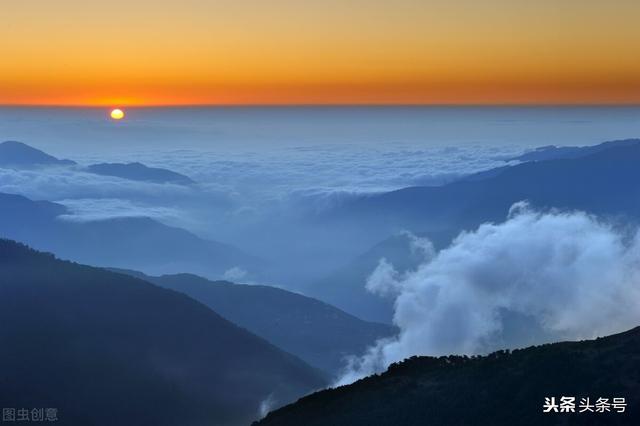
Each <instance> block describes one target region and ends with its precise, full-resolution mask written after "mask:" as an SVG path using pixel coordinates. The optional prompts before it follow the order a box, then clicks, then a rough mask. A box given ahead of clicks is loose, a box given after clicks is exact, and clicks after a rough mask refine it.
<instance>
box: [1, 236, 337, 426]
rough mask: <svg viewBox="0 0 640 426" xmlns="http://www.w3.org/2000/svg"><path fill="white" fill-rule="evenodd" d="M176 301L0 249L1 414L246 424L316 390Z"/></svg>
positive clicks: (214, 318)
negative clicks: (10, 410)
mask: <svg viewBox="0 0 640 426" xmlns="http://www.w3.org/2000/svg"><path fill="white" fill-rule="evenodd" d="M325 383H326V382H325V380H324V378H323V375H322V374H321V373H319V372H318V371H317V370H315V369H313V368H311V367H309V366H308V365H307V364H305V363H304V362H302V361H301V360H299V359H298V358H296V357H294V356H293V355H290V354H288V353H286V352H283V351H281V350H280V349H278V348H276V347H274V346H273V345H271V344H269V343H268V342H266V341H265V340H263V339H261V338H259V337H257V336H255V335H253V334H251V333H249V332H248V331H246V330H244V329H242V328H240V327H238V326H236V325H234V324H232V323H230V322H229V321H227V320H225V319H224V318H222V317H221V316H219V315H218V314H216V313H215V312H213V311H212V310H210V309H209V308H207V307H205V306H204V305H202V304H200V303H198V302H196V301H194V300H193V299H191V298H189V297H187V296H185V295H183V294H180V293H178V292H175V291H172V290H168V289H163V288H160V287H157V286H155V285H153V284H150V283H147V282H145V281H143V280H140V279H137V278H134V277H131V276H127V275H122V274H118V273H114V272H109V271H106V270H103V269H99V268H92V267H88V266H83V265H79V264H75V263H71V262H64V261H61V260H58V259H56V258H55V257H53V255H48V254H45V253H40V252H37V251H34V250H31V249H28V248H27V247H25V246H23V245H21V244H18V243H15V242H12V241H8V240H0V407H3V408H6V407H16V408H18V409H21V408H28V409H33V408H44V407H55V408H57V409H58V419H59V421H58V422H57V423H56V424H59V425H105V426H106V425H109V426H113V425H137V426H141V425H153V426H159V425H167V426H169V425H171V426H187V425H190V426H191V425H246V424H249V423H250V422H251V421H253V420H255V419H257V418H259V411H260V409H261V405H263V404H264V403H265V401H269V402H270V403H273V404H276V405H279V404H283V403H286V402H290V401H294V400H295V399H296V398H299V397H300V396H302V395H304V394H306V393H308V392H311V391H312V390H314V389H319V388H321V387H323V386H324V385H325Z"/></svg>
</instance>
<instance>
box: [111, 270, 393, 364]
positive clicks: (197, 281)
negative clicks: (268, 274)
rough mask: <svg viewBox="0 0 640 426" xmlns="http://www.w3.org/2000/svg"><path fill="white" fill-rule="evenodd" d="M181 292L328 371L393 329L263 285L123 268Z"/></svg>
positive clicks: (307, 298) (298, 295) (389, 334)
mask: <svg viewBox="0 0 640 426" xmlns="http://www.w3.org/2000/svg"><path fill="white" fill-rule="evenodd" d="M123 272H127V273H131V274H134V275H136V276H139V277H140V278H143V279H144V280H145V281H148V282H151V283H153V284H156V285H159V286H161V287H165V288H170V289H172V290H176V291H180V292H182V293H185V294H186V295H188V296H190V297H192V298H194V299H195V300H197V301H199V302H201V303H203V304H205V305H207V306H208V307H210V308H211V309H213V310H214V311H216V312H217V313H219V314H220V315H222V316H223V317H225V318H226V319H228V320H229V321H231V322H233V323H234V324H238V325H239V326H241V327H244V328H246V329H247V330H249V331H251V332H252V333H255V334H257V335H258V336H260V337H263V338H265V339H266V340H268V341H269V342H271V343H273V344H274V345H276V346H277V347H279V348H282V349H284V350H286V351H287V352H289V353H292V354H294V355H296V356H298V357H300V358H301V359H302V360H303V361H305V362H307V363H309V364H311V365H312V366H314V367H317V368H320V369H322V370H324V371H326V372H328V373H329V374H337V373H338V372H339V371H340V370H341V368H343V367H344V366H345V364H344V357H346V356H348V355H360V354H363V353H364V351H365V349H366V348H367V347H368V346H371V345H372V344H373V343H375V341H376V340H377V339H380V338H382V337H389V336H392V335H394V334H395V333H396V330H395V328H393V327H391V326H388V325H384V324H377V323H372V322H366V321H363V320H361V319H358V318H356V317H353V316H351V315H349V314H347V313H345V312H343V311H341V310H340V309H337V308H335V307H333V306H331V305H328V304H326V303H323V302H320V301H319V300H315V299H312V298H310V297H306V296H302V295H300V294H296V293H292V292H289V291H286V290H282V289H279V288H275V287H269V286H264V285H242V284H233V283H230V282H226V281H209V280H206V279H204V278H201V277H198V276H195V275H191V274H177V275H163V276H160V277H150V276H147V275H144V274H140V273H135V272H132V271H123Z"/></svg>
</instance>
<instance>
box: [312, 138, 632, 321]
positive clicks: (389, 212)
mask: <svg viewBox="0 0 640 426" xmlns="http://www.w3.org/2000/svg"><path fill="white" fill-rule="evenodd" d="M603 145H604V146H605V147H607V148H605V149H601V150H599V151H598V152H595V153H592V154H588V155H585V156H580V157H578V158H572V159H559V160H547V161H532V162H526V163H523V164H518V165H515V166H509V167H504V168H500V170H499V172H498V173H495V174H494V175H488V176H486V177H485V178H481V179H477V180H473V179H471V180H461V181H458V182H454V183H450V184H447V185H443V186H439V187H411V188H405V189H400V190H397V191H392V192H387V193H383V194H376V195H367V196H361V197H358V198H355V199H353V200H351V201H346V202H344V203H342V204H340V205H339V206H338V207H336V208H335V209H333V210H332V211H329V212H328V213H326V214H325V215H324V216H322V217H319V218H315V219H314V220H315V221H314V222H313V224H314V225H315V226H318V227H335V228H339V229H348V230H349V232H354V233H355V232H358V230H360V229H362V230H364V231H362V233H366V234H367V235H366V236H367V237H369V238H373V237H377V238H378V239H379V240H384V239H386V238H388V236H389V235H390V234H395V233H397V232H398V231H401V230H410V231H412V232H414V233H416V234H419V235H427V236H429V237H431V238H432V239H435V242H436V243H437V244H436V245H437V246H439V247H443V246H446V245H448V243H449V242H450V240H451V239H452V238H454V237H455V236H457V235H458V234H459V233H460V232H461V231H463V230H473V229H475V228H477V227H478V226H479V225H480V224H482V223H484V222H501V221H504V220H505V219H506V218H507V214H508V211H509V208H510V207H511V206H512V205H513V204H514V203H516V202H518V201H522V200H528V201H529V202H530V203H531V204H532V206H534V207H536V208H540V209H548V208H561V209H577V210H584V211H587V212H589V213H593V214H597V215H600V216H603V217H611V218H615V219H619V218H620V217H621V216H624V217H625V218H626V220H627V221H631V222H637V221H638V219H639V218H640V185H638V184H637V182H640V167H639V166H638V165H639V164H640V144H638V143H631V142H628V143H627V142H624V143H621V144H618V143H611V144H608V145H607V144H603ZM434 236H435V238H434ZM388 250H389V252H393V251H394V250H393V249H391V248H388ZM405 250H406V249H405ZM386 253H387V252H386V251H385V250H374V251H373V252H372V254H373V255H371V254H370V255H367V256H366V259H356V260H355V261H354V262H353V263H349V264H347V265H348V266H346V267H345V268H344V269H342V270H339V271H336V273H335V274H333V275H331V276H329V277H327V278H326V279H323V280H321V281H318V282H316V283H314V284H313V285H312V286H311V288H310V289H309V290H308V294H310V295H312V296H313V297H316V298H318V299H320V300H324V301H326V302H328V303H331V304H335V305H336V306H337V307H339V308H341V309H344V310H346V311H347V312H349V313H351V314H354V315H356V316H359V317H361V318H363V319H366V320H375V321H387V320H386V318H388V317H389V314H390V306H391V301H389V300H387V301H385V300H383V299H380V298H378V297H376V296H373V295H370V294H368V292H367V291H366V290H365V288H364V283H365V282H366V277H368V276H369V274H371V272H373V269H375V265H376V264H377V261H378V260H379V258H380V257H385V256H387V254H386ZM376 255H377V256H376ZM405 255H406V253H405ZM392 256H393V255H392ZM376 257H378V259H376ZM395 257H396V259H395V260H393V262H392V263H397V264H398V266H399V267H400V268H402V267H403V266H402V264H401V263H400V262H401V260H400V259H398V257H401V256H395ZM390 260H392V259H390ZM358 265H359V266H358ZM345 297H348V299H343V298H345ZM340 300H349V302H340ZM351 301H355V302H353V303H351Z"/></svg>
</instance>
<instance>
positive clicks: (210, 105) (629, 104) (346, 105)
mask: <svg viewBox="0 0 640 426" xmlns="http://www.w3.org/2000/svg"><path fill="white" fill-rule="evenodd" d="M112 107H120V108H129V109H133V108H339V107H344V108H353V107H371V108H375V107H382V108H388V107H399V108H403V107H404V108H407V107H541V108H549V107H574V108H575V107H640V101H638V102H581V103H578V102H548V103H545V102H531V103H528V102H513V103H511V102H502V103H501V102H496V103H482V102H470V103H464V102H451V103H447V102H442V103H391V102H390V103H357V102H355V103H291V104H285V103H246V104H236V103H227V104H225V103H193V104H191V103H175V104H172V103H166V104H164V103H162V104H160V103H158V104H156V103H150V104H129V105H127V104H126V103H112V104H90V103H87V104H83V103H77V104H75V103H74V104H64V103H33V104H31V103H0V108H112Z"/></svg>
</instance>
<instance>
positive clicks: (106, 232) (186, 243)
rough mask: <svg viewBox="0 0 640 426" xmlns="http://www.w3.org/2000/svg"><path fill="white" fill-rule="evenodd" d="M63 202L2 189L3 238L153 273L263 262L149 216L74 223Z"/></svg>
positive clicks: (213, 270)
mask: <svg viewBox="0 0 640 426" xmlns="http://www.w3.org/2000/svg"><path fill="white" fill-rule="evenodd" d="M65 213H66V208H65V207H64V206H62V205H60V204H56V203H50V202H43V201H32V200H29V199H28V198H25V197H22V196H19V195H12V194H3V193H0V237H5V238H10V239H14V240H17V241H20V242H24V243H27V244H29V245H31V246H33V247H35V248H37V249H41V250H46V251H50V252H53V253H55V254H56V255H58V256H60V257H62V258H65V259H71V260H75V261H78V262H82V263H88V264H92V265H96V266H116V267H119V268H126V269H140V270H144V271H148V272H150V273H154V274H162V273H175V272H182V271H191V272H194V273H198V274H202V275H206V276H213V277H218V276H222V275H223V274H224V272H225V271H226V270H228V269H230V268H233V267H240V268H243V269H245V270H248V271H249V272H250V273H259V272H260V268H261V267H262V262H261V261H260V259H257V258H255V257H253V256H251V255H248V254H246V253H244V252H243V251H242V250H240V249H238V248H236V247H234V246H231V245H228V244H223V243H219V242H216V241H210V240H204V239H201V238H199V237H197V236H195V235H193V234H191V233H190V232H187V231H185V230H183V229H180V228H174V227H171V226H167V225H164V224H162V223H160V222H157V221H155V220H153V219H149V218H145V217H133V218H116V219H108V220H99V221H90V222H75V221H69V220H63V219H61V218H60V215H62V214H65Z"/></svg>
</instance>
